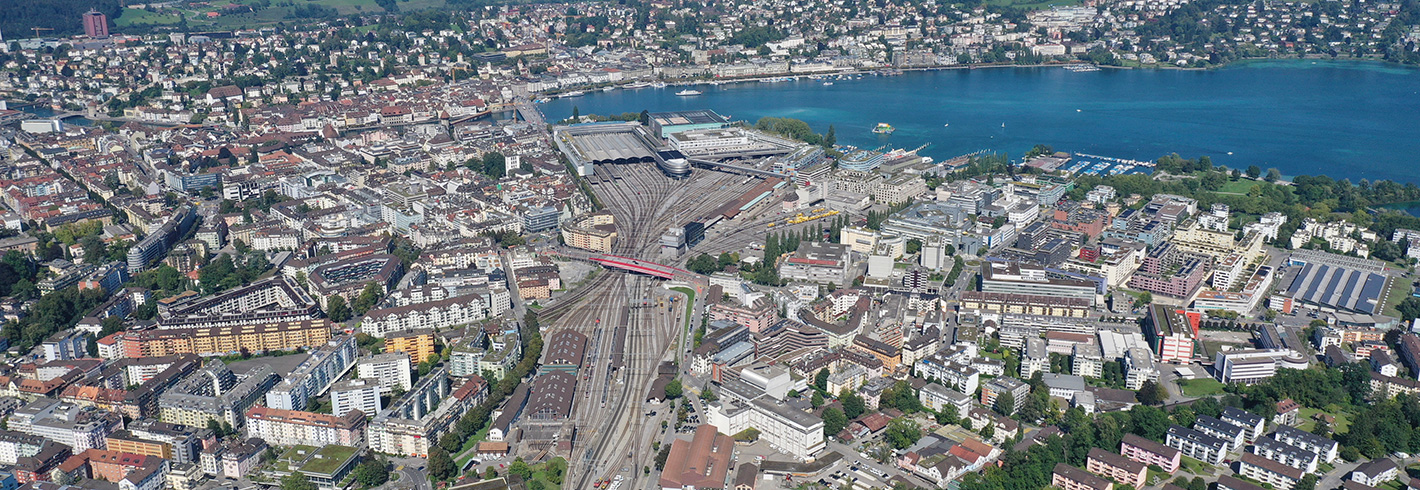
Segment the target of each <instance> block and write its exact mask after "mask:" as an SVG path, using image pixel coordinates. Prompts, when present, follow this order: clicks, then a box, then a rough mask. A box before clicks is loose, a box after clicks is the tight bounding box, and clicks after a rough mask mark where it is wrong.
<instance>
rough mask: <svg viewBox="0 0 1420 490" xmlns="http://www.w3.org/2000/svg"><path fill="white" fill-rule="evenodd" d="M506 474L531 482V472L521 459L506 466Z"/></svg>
mask: <svg viewBox="0 0 1420 490" xmlns="http://www.w3.org/2000/svg"><path fill="white" fill-rule="evenodd" d="M508 474H509V475H518V476H520V477H522V478H523V480H531V479H532V474H533V471H532V468H531V467H529V466H528V464H527V463H526V462H524V461H523V458H518V459H515V460H513V463H512V464H509V465H508Z"/></svg>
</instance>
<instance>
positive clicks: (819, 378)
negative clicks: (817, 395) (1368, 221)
mask: <svg viewBox="0 0 1420 490" xmlns="http://www.w3.org/2000/svg"><path fill="white" fill-rule="evenodd" d="M814 386H817V387H818V389H819V390H822V391H828V368H823V369H820V370H818V373H817V374H814Z"/></svg>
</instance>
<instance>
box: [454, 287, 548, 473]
mask: <svg viewBox="0 0 1420 490" xmlns="http://www.w3.org/2000/svg"><path fill="white" fill-rule="evenodd" d="M519 338H520V341H521V343H522V344H523V357H522V359H520V360H519V361H518V364H517V365H515V366H513V370H512V372H511V373H509V374H508V376H507V377H504V378H503V379H500V380H498V382H497V383H494V384H493V387H492V389H491V390H490V391H489V393H488V399H487V400H484V402H483V403H480V404H479V405H478V406H477V407H474V408H473V410H470V411H469V412H468V413H467V414H465V415H464V416H463V417H462V418H460V419H459V420H458V422H455V423H454V427H453V430H451V431H449V433H447V434H444V436H443V437H441V438H439V443H438V444H437V445H436V446H435V447H434V448H431V449H430V450H429V476H430V477H432V478H433V479H434V480H436V481H446V480H449V479H452V478H454V477H455V476H458V467H457V465H456V464H455V463H454V460H453V458H452V457H451V456H450V454H451V453H456V452H457V451H459V450H460V449H462V448H463V446H464V441H466V440H468V439H469V438H470V437H472V436H473V435H474V434H475V433H477V432H478V431H479V430H482V429H483V428H484V427H485V426H487V425H488V424H489V423H490V422H491V420H490V418H489V417H490V416H491V414H492V413H493V411H494V410H497V409H498V407H499V406H500V405H502V404H503V400H505V399H506V398H508V395H510V394H512V393H513V390H515V389H517V387H518V385H519V384H521V383H522V380H523V378H525V377H527V375H528V374H529V373H531V372H533V368H534V367H536V366H537V360H538V357H540V356H542V347H543V344H542V334H541V326H540V324H539V322H538V315H537V312H535V311H529V312H528V313H527V314H526V315H524V316H523V324H522V327H521V329H520V331H519ZM489 382H492V380H489Z"/></svg>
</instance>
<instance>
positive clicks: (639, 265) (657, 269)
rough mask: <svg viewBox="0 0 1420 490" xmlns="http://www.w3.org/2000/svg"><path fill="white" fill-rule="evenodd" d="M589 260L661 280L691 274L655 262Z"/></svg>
mask: <svg viewBox="0 0 1420 490" xmlns="http://www.w3.org/2000/svg"><path fill="white" fill-rule="evenodd" d="M589 260H591V261H592V262H596V263H598V264H601V265H603V266H606V267H609V268H612V269H621V270H624V271H628V272H635V273H638V274H646V275H648V276H654V277H659V278H661V279H670V278H673V277H675V276H676V274H685V275H690V274H691V272H690V271H687V270H685V269H679V268H675V267H671V266H668V265H661V264H657V263H655V262H650V261H645V260H638V259H632V258H628V257H621V256H617V255H606V254H603V255H597V256H594V257H592V258H591V259H589Z"/></svg>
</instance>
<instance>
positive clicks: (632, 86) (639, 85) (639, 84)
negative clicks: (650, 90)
mask: <svg viewBox="0 0 1420 490" xmlns="http://www.w3.org/2000/svg"><path fill="white" fill-rule="evenodd" d="M650 86H651V84H649V83H646V82H636V83H633V84H630V85H627V86H626V88H630V89H637V88H646V87H650Z"/></svg>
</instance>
